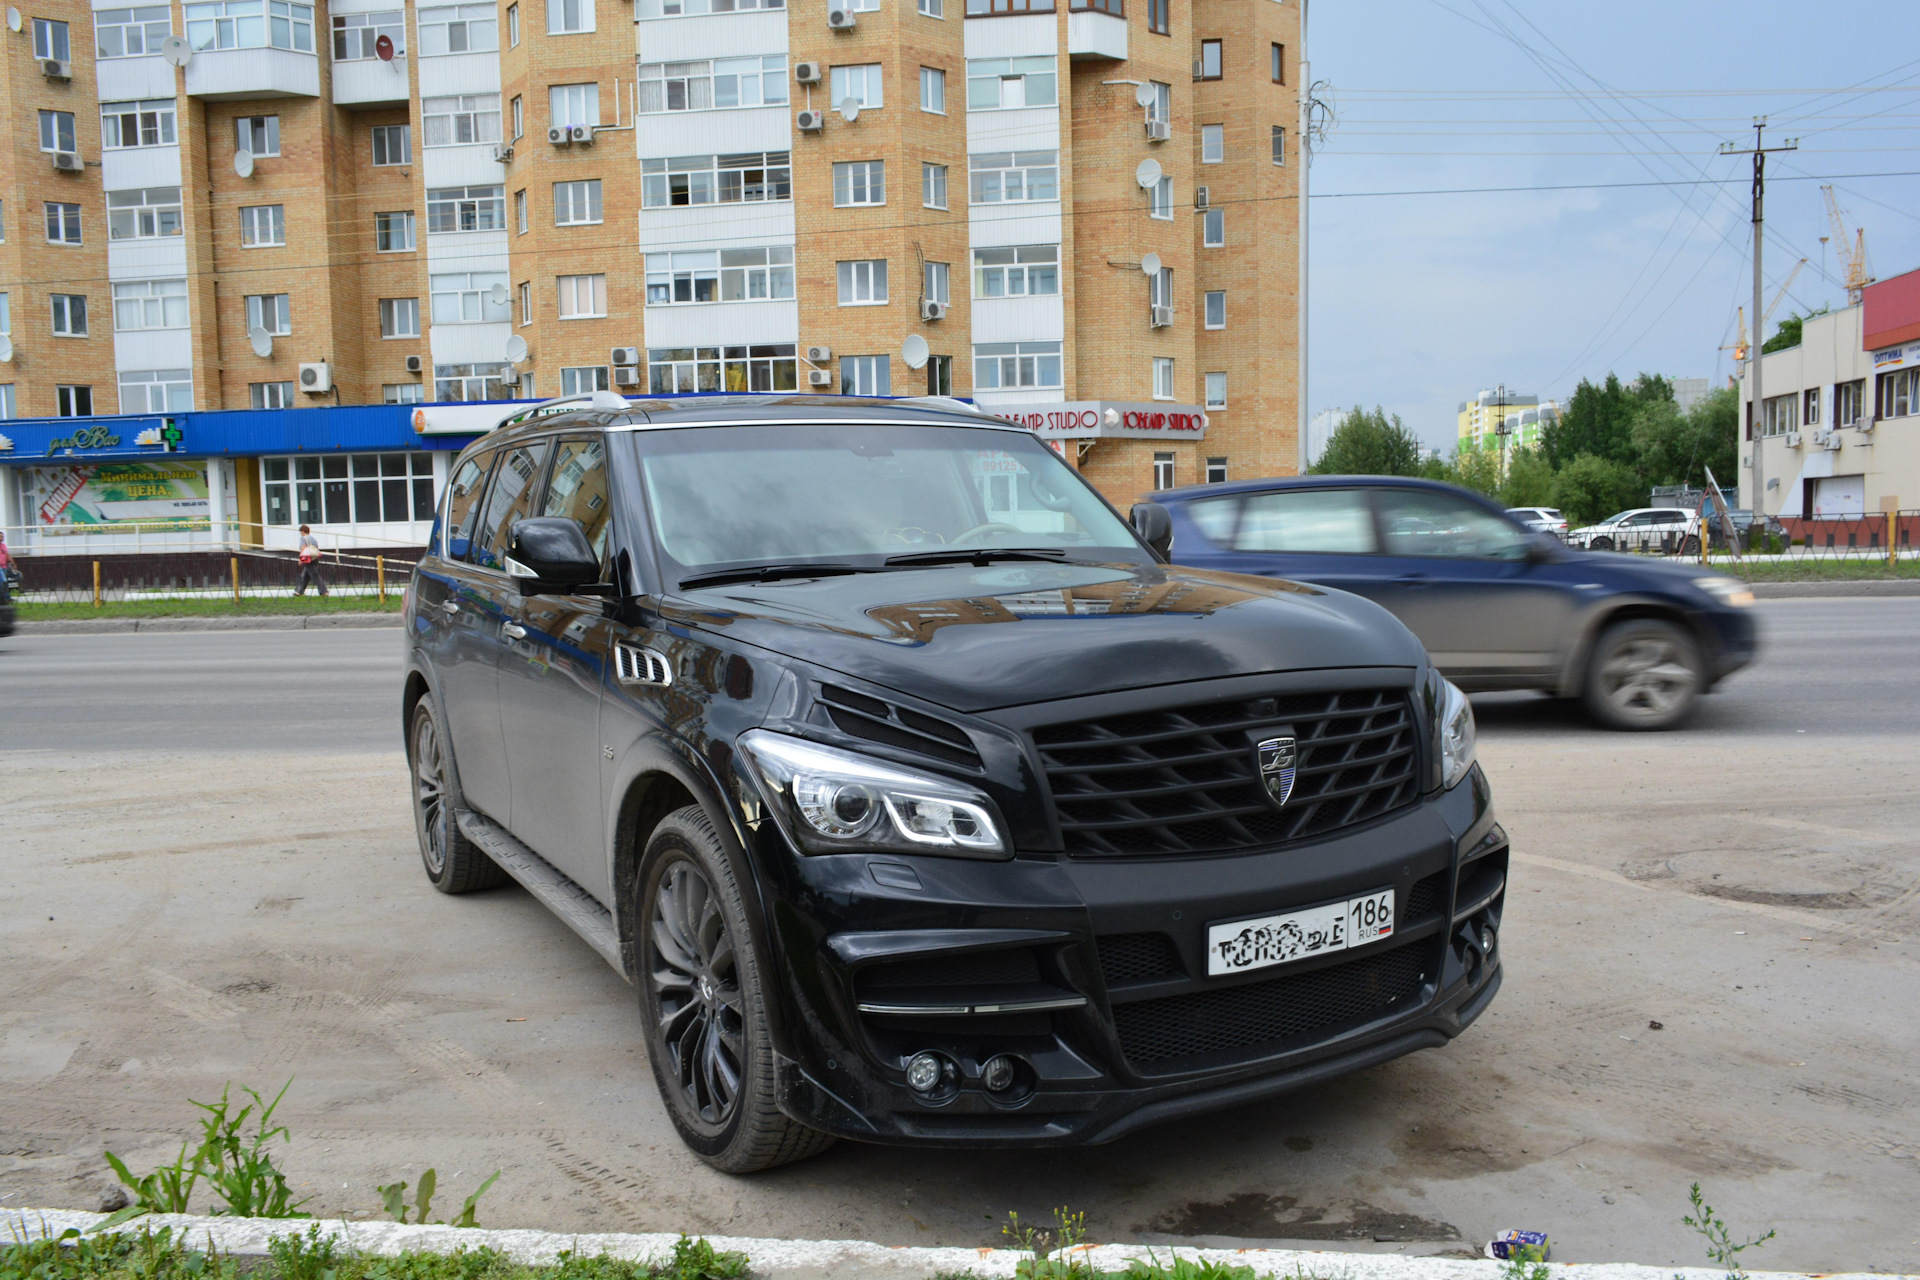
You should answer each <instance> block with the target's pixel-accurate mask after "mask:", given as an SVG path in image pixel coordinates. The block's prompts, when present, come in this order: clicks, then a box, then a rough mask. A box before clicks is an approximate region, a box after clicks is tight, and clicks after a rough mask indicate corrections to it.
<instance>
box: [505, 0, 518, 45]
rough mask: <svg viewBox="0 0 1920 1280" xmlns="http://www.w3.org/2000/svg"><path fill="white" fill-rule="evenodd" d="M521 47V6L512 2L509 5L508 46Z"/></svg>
mask: <svg viewBox="0 0 1920 1280" xmlns="http://www.w3.org/2000/svg"><path fill="white" fill-rule="evenodd" d="M519 47H520V6H519V5H518V4H510V5H508V6H507V48H509V49H518V48H519Z"/></svg>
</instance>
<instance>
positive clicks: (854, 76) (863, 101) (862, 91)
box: [827, 62, 887, 111]
mask: <svg viewBox="0 0 1920 1280" xmlns="http://www.w3.org/2000/svg"><path fill="white" fill-rule="evenodd" d="M827 85H828V93H827V101H828V105H829V106H831V107H836V108H837V107H838V106H839V105H840V104H841V103H843V102H845V101H846V100H847V99H848V98H852V99H853V100H854V101H855V102H857V103H859V104H860V109H861V110H862V111H878V110H880V109H881V108H882V107H884V106H886V105H887V95H886V77H885V75H884V74H882V70H881V64H880V63H878V62H855V63H850V64H848V65H847V66H844V67H835V68H833V70H832V71H831V72H830V73H829V74H828V77H827Z"/></svg>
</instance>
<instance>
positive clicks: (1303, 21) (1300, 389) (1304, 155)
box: [1281, 0, 1313, 475]
mask: <svg viewBox="0 0 1920 1280" xmlns="http://www.w3.org/2000/svg"><path fill="white" fill-rule="evenodd" d="M1299 44H1300V72H1299V80H1300V125H1299V129H1298V131H1297V132H1296V133H1295V134H1294V153H1295V156H1296V160H1295V163H1296V164H1298V166H1299V171H1300V176H1299V178H1298V179H1296V182H1295V187H1296V189H1297V190H1298V191H1299V193H1300V209H1299V214H1300V268H1299V277H1300V282H1299V287H1298V288H1297V290H1296V291H1295V297H1296V305H1295V321H1294V323H1295V324H1296V325H1297V326H1298V327H1299V332H1298V333H1297V334H1296V335H1295V339H1296V341H1297V342H1298V344H1299V351H1298V353H1297V355H1296V357H1295V358H1296V361H1297V366H1296V371H1295V373H1294V376H1293V386H1294V392H1295V396H1296V397H1297V399H1298V407H1297V412H1296V416H1297V417H1298V419H1299V421H1298V425H1297V427H1296V428H1295V435H1296V437H1297V438H1296V440H1295V441H1294V448H1295V450H1296V457H1295V463H1294V470H1295V471H1297V472H1299V473H1300V474H1301V475H1305V474H1306V473H1307V429H1308V427H1309V426H1310V425H1311V422H1312V416H1313V409H1312V407H1311V402H1310V401H1309V400H1308V398H1307V168H1308V164H1309V162H1310V161H1311V160H1312V158H1313V75H1312V68H1311V66H1310V65H1309V63H1308V62H1307V0H1300V41H1299ZM1283 70H1284V68H1283ZM1281 145H1282V146H1285V145H1286V140H1285V139H1284V138H1283V139H1282V140H1281Z"/></svg>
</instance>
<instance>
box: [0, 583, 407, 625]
mask: <svg viewBox="0 0 1920 1280" xmlns="http://www.w3.org/2000/svg"><path fill="white" fill-rule="evenodd" d="M404 590H405V588H404V587H403V586H402V587H389V588H388V590H387V599H386V602H385V603H384V604H383V603H382V602H381V600H380V598H379V597H378V596H315V595H305V596H293V595H285V596H244V597H242V598H241V601H240V603H239V604H237V605H236V604H234V602H233V601H232V600H231V599H224V600H132V601H126V602H122V603H118V604H116V603H114V602H113V601H108V602H106V603H105V604H102V605H101V606H100V607H99V608H97V609H96V608H95V607H94V605H93V602H92V601H91V600H86V601H60V602H58V603H54V604H46V603H41V602H38V601H35V602H32V603H27V602H24V601H23V602H22V603H21V604H20V606H19V610H20V621H22V622H51V621H54V620H63V621H64V620H66V619H69V618H254V617H288V616H295V615H300V614H317V613H398V612H399V611H400V597H401V594H402V592H403V591H404Z"/></svg>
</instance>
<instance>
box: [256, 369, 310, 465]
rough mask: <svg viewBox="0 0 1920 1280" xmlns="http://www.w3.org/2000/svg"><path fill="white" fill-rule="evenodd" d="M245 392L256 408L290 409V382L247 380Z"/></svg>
mask: <svg viewBox="0 0 1920 1280" xmlns="http://www.w3.org/2000/svg"><path fill="white" fill-rule="evenodd" d="M247 392H248V396H249V399H250V400H251V402H252V404H253V407H254V408H256V409H291V408H292V407H293V384H292V383H291V382H249V383H248V384H247ZM316 461H317V459H316Z"/></svg>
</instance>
